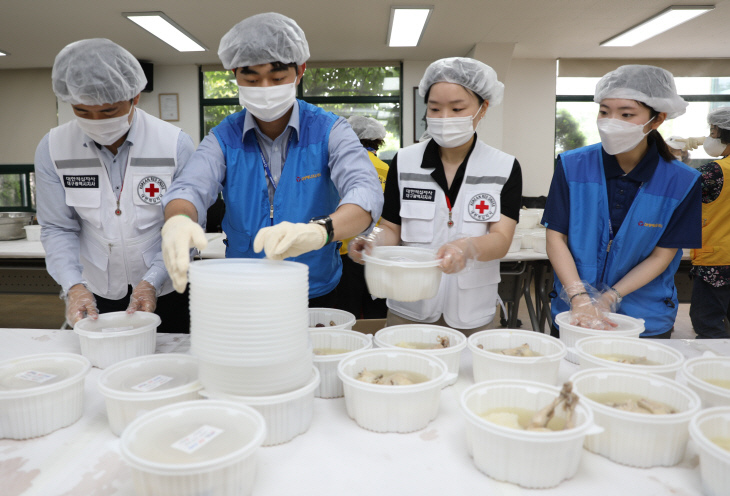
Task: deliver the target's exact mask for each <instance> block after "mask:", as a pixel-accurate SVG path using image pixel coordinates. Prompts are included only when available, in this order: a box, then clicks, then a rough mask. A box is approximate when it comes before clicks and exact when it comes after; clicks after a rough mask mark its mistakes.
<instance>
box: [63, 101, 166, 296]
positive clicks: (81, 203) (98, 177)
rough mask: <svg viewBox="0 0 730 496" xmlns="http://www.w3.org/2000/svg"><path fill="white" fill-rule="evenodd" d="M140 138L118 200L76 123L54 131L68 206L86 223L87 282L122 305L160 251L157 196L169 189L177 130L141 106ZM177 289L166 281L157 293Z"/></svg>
mask: <svg viewBox="0 0 730 496" xmlns="http://www.w3.org/2000/svg"><path fill="white" fill-rule="evenodd" d="M135 113H136V114H137V115H136V117H135V119H136V121H135V123H134V125H135V141H134V144H133V145H132V146H131V147H129V155H128V159H127V167H126V172H125V174H124V182H123V183H122V192H121V195H120V198H119V203H117V197H116V194H115V192H114V191H113V189H112V184H111V181H110V180H109V173H108V172H109V171H107V170H106V166H105V165H104V160H103V159H102V155H101V151H100V150H99V149H97V147H96V146H94V145H93V144H91V145H89V146H84V145H83V143H85V142H87V141H88V138H87V137H86V135H85V134H84V132H83V131H82V130H81V128H80V127H79V126H78V124H77V123H76V120H73V121H71V122H69V123H67V124H64V125H62V126H59V127H56V128H54V129H52V130H51V132H50V136H49V148H50V154H51V160H53V163H54V164H55V166H56V173H57V174H58V177H59V178H60V180H61V183H62V184H63V187H64V189H65V193H66V205H68V206H69V207H73V209H74V210H75V211H76V214H77V215H78V216H79V218H80V219H81V232H80V234H79V237H80V239H79V241H80V255H81V264H82V265H83V266H84V270H83V274H82V275H83V277H84V280H85V281H86V282H87V283H88V285H89V289H90V290H91V291H92V292H93V293H94V294H96V295H98V296H101V297H104V298H108V299H112V300H118V299H120V298H123V297H124V296H126V294H127V290H128V288H127V287H128V286H130V285H131V286H132V287H135V286H136V285H137V284H138V283H139V282H140V281H141V280H142V278H143V277H144V275H145V273H147V270H148V269H149V268H150V266H151V265H152V260H153V259H154V258H155V256H156V255H157V254H158V253H159V252H160V250H161V244H162V236H161V234H160V230H161V229H162V225H163V224H164V220H165V219H164V214H163V210H162V203H161V202H160V198H161V197H162V195H164V193H165V192H166V191H167V190H168V189H169V188H170V187H171V183H172V178H173V176H174V174H175V170H176V169H177V167H178V164H177V141H178V136H179V134H180V129H179V128H177V127H175V126H173V125H172V124H168V123H167V122H164V121H162V120H160V119H157V118H156V117H152V116H150V115H149V114H147V113H145V112H144V111H142V110H140V109H138V108H136V109H135ZM172 290H173V288H172V282H171V281H170V280H169V279H168V280H167V282H165V284H164V285H163V286H162V288H161V289H160V290H158V295H165V294H168V293H170V292H171V291H172Z"/></svg>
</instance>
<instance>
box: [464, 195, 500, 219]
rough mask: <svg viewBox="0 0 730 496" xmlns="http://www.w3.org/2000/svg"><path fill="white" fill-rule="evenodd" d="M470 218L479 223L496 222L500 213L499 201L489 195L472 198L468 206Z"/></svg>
mask: <svg viewBox="0 0 730 496" xmlns="http://www.w3.org/2000/svg"><path fill="white" fill-rule="evenodd" d="M467 208H468V211H469V217H471V218H472V219H474V220H476V221H478V222H494V221H495V220H498V219H494V217H495V216H496V215H497V214H498V213H499V206H498V205H497V199H496V198H495V197H494V196H492V195H490V194H489V193H478V194H476V195H474V196H472V198H471V200H469V203H468V205H467Z"/></svg>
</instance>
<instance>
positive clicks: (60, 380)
mask: <svg viewBox="0 0 730 496" xmlns="http://www.w3.org/2000/svg"><path fill="white" fill-rule="evenodd" d="M90 369H91V362H89V360H88V359H87V358H85V357H83V356H81V355H75V354H73V353H44V354H42V355H29V356H24V357H21V358H13V359H11V360H5V361H3V362H0V398H9V397H17V396H25V394H23V393H24V392H25V393H28V394H36V393H42V392H44V391H46V390H53V389H57V388H61V387H63V386H64V385H66V384H68V383H70V382H73V381H74V380H77V379H79V378H81V377H84V376H86V374H87V373H88V372H89V370H90Z"/></svg>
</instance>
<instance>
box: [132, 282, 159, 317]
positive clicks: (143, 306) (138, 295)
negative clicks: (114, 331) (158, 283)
mask: <svg viewBox="0 0 730 496" xmlns="http://www.w3.org/2000/svg"><path fill="white" fill-rule="evenodd" d="M155 308H157V290H156V289H155V287H154V286H153V285H152V284H150V283H149V282H147V281H140V282H139V284H137V287H136V288H134V291H132V297H131V298H130V299H129V306H128V307H127V313H134V312H136V311H137V310H141V311H143V312H154V311H155Z"/></svg>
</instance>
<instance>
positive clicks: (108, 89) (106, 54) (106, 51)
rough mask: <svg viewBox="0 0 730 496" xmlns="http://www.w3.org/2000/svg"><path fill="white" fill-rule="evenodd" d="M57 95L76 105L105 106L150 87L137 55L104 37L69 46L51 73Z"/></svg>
mask: <svg viewBox="0 0 730 496" xmlns="http://www.w3.org/2000/svg"><path fill="white" fill-rule="evenodd" d="M51 80H52V81H53V92H54V93H55V94H56V96H57V97H58V98H60V99H61V100H62V101H64V102H68V103H70V104H72V105H79V104H81V105H104V104H107V103H116V102H121V101H124V100H131V99H132V98H134V97H135V96H137V95H138V94H139V92H140V91H142V90H143V89H144V87H145V86H146V85H147V78H146V77H145V75H144V71H143V70H142V66H141V65H140V64H139V62H138V61H137V59H136V58H134V55H132V54H131V53H129V52H128V51H127V50H125V49H124V48H122V47H120V46H119V45H117V44H116V43H114V42H113V41H110V40H107V39H104V38H93V39H90V40H81V41H76V42H74V43H71V44H70V45H66V47H65V48H64V49H63V50H61V51H60V52H59V54H58V55H56V61H55V62H54V63H53V71H52V72H51Z"/></svg>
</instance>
